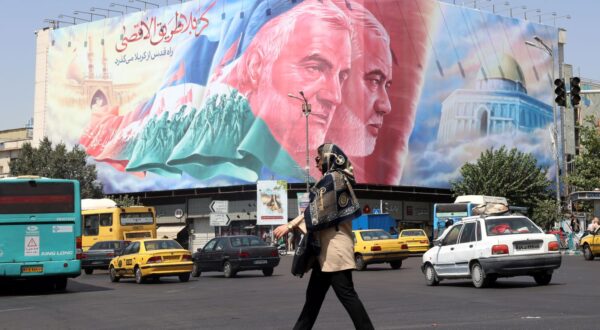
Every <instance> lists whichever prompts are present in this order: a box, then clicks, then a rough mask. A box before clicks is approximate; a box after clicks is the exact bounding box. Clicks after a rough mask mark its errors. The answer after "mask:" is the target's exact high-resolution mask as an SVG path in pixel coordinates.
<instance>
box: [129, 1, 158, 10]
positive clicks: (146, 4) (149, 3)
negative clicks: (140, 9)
mask: <svg viewBox="0 0 600 330" xmlns="http://www.w3.org/2000/svg"><path fill="white" fill-rule="evenodd" d="M135 1H137V2H143V3H144V10H146V9H148V5H153V6H156V8H158V7H160V6H159V5H157V4H155V3H152V2H148V1H144V0H135ZM129 2H133V0H129Z"/></svg>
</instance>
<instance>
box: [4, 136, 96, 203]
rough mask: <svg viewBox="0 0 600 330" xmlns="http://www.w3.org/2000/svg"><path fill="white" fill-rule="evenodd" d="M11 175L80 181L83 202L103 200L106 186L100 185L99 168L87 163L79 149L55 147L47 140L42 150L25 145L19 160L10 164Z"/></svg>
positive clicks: (42, 143)
mask: <svg viewBox="0 0 600 330" xmlns="http://www.w3.org/2000/svg"><path fill="white" fill-rule="evenodd" d="M9 167H10V174H11V175H12V176H18V175H38V176H42V177H47V178H58V179H76V180H79V184H80V187H81V198H100V197H102V196H103V194H102V184H101V183H100V182H99V181H98V178H97V172H96V166H94V165H89V164H87V163H86V153H85V151H83V150H82V149H81V148H79V146H75V147H73V149H72V150H71V151H68V150H67V147H66V146H65V144H64V143H59V144H57V145H56V146H55V147H53V146H52V142H50V140H49V139H48V138H47V137H46V138H44V139H43V140H42V141H41V142H40V145H39V147H38V148H33V147H32V146H31V144H30V143H26V144H24V145H23V147H22V149H21V152H20V154H19V157H18V158H16V159H14V160H12V161H11V162H10V164H9Z"/></svg>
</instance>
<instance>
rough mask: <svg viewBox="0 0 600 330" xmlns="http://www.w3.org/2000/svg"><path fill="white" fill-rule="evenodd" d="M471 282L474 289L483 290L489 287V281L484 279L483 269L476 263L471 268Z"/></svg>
mask: <svg viewBox="0 0 600 330" xmlns="http://www.w3.org/2000/svg"><path fill="white" fill-rule="evenodd" d="M471 280H472V281H473V285H474V286H475V287H476V288H485V287H486V286H488V285H489V282H490V281H489V279H488V278H486V276H485V272H484V271H483V267H481V265H480V264H479V263H478V262H476V263H473V265H472V266H471Z"/></svg>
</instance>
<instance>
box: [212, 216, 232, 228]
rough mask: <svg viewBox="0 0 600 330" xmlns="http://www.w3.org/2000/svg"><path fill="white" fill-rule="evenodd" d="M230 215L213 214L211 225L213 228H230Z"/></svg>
mask: <svg viewBox="0 0 600 330" xmlns="http://www.w3.org/2000/svg"><path fill="white" fill-rule="evenodd" d="M230 221H231V219H229V215H227V214H223V213H211V214H210V225H211V226H213V227H219V226H223V227H227V226H229V222H230Z"/></svg>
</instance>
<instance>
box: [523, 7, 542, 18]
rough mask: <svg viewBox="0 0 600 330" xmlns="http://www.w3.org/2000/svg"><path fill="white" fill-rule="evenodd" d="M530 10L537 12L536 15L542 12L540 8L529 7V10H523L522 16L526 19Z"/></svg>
mask: <svg viewBox="0 0 600 330" xmlns="http://www.w3.org/2000/svg"><path fill="white" fill-rule="evenodd" d="M532 11H535V12H536V13H538V15H539V14H540V13H541V12H542V10H541V9H539V8H537V9H530V10H526V11H524V12H523V18H524V19H527V13H530V12H532Z"/></svg>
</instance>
